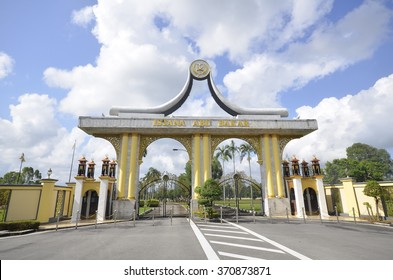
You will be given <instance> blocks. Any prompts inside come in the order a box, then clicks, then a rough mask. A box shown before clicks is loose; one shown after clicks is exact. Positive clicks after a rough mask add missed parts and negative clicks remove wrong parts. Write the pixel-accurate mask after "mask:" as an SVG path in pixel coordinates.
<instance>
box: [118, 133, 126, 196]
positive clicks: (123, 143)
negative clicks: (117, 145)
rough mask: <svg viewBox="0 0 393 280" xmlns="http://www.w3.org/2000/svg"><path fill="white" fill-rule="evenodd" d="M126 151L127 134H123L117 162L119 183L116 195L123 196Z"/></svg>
mask: <svg viewBox="0 0 393 280" xmlns="http://www.w3.org/2000/svg"><path fill="white" fill-rule="evenodd" d="M127 153H128V134H123V135H122V137H121V151H120V164H119V185H118V190H119V193H118V197H119V198H124V195H125V194H124V191H125V189H126V174H127Z"/></svg>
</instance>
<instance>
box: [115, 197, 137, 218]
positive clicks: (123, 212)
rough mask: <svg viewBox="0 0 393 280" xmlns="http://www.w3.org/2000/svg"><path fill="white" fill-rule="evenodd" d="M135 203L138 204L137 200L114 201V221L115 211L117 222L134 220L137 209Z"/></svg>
mask: <svg viewBox="0 0 393 280" xmlns="http://www.w3.org/2000/svg"><path fill="white" fill-rule="evenodd" d="M135 203H136V201H135V199H121V200H114V201H113V217H112V219H114V218H115V211H116V219H117V220H127V219H132V218H133V213H134V209H135Z"/></svg>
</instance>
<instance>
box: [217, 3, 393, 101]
mask: <svg viewBox="0 0 393 280" xmlns="http://www.w3.org/2000/svg"><path fill="white" fill-rule="evenodd" d="M365 18H367V19H368V20H364V19H365ZM391 18H392V13H391V11H390V10H388V9H386V7H384V6H383V5H381V4H380V3H378V2H376V1H366V2H365V3H364V4H362V5H361V6H360V7H358V8H357V9H355V10H353V11H352V12H350V13H348V14H347V15H346V16H345V17H343V18H342V19H341V20H339V21H338V22H337V23H330V24H323V25H320V26H318V28H316V29H315V30H314V32H313V33H312V34H311V36H310V37H309V38H308V39H307V40H302V41H296V42H293V43H291V44H289V45H288V47H287V48H286V49H285V50H284V51H282V52H264V53H259V54H256V55H255V56H254V57H252V59H251V60H249V61H247V62H246V63H244V65H243V67H242V68H241V69H238V70H236V71H234V72H231V73H229V74H227V75H226V77H225V78H224V84H225V85H226V86H227V88H228V94H229V96H230V98H231V99H232V100H234V101H235V102H240V103H241V104H245V105H247V106H253V107H277V106H279V104H280V100H279V93H280V92H283V91H286V90H289V89H296V88H300V87H302V86H304V85H305V84H307V83H308V82H310V81H311V80H314V79H317V78H321V77H323V76H326V75H329V74H331V73H333V72H335V71H338V70H342V69H344V68H346V67H348V66H350V65H352V64H354V63H356V62H359V61H361V60H364V59H367V58H369V57H370V56H371V55H372V54H373V52H374V51H375V49H376V48H377V47H378V46H379V45H380V44H381V42H382V41H383V39H385V37H386V36H387V33H388V28H389V25H388V24H389V21H390V20H391ZM300 26H301V25H300ZM295 33H296V31H293V32H292V34H295Z"/></svg>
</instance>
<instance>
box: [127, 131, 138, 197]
mask: <svg viewBox="0 0 393 280" xmlns="http://www.w3.org/2000/svg"><path fill="white" fill-rule="evenodd" d="M138 138H139V137H138V134H136V133H133V134H132V135H131V156H130V175H129V177H128V199H135V191H136V188H137V179H138V178H137V175H138V170H137V167H138V154H139V149H138Z"/></svg>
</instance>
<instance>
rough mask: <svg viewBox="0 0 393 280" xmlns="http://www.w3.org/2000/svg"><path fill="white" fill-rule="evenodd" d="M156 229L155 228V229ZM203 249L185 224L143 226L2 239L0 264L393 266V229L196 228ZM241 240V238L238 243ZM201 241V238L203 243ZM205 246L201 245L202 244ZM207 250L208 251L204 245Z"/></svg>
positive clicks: (160, 221)
mask: <svg viewBox="0 0 393 280" xmlns="http://www.w3.org/2000/svg"><path fill="white" fill-rule="evenodd" d="M153 223H154V225H153ZM196 225H197V228H198V231H199V233H201V235H202V236H203V238H205V239H206V240H207V242H205V245H204V247H203V246H202V245H201V243H200V239H198V238H197V234H196V233H195V232H194V231H193V229H192V227H191V225H190V223H189V222H188V220H187V219H186V218H173V220H172V225H171V222H170V219H169V218H156V219H155V220H154V222H153V220H152V219H150V220H141V221H137V222H136V227H133V223H132V222H122V223H117V224H116V225H115V224H102V225H98V227H97V228H95V227H94V226H89V227H78V229H62V230H59V231H57V232H56V231H53V230H52V231H44V232H38V233H32V234H27V235H21V236H12V237H3V238H0V259H2V260H23V259H28V260H65V259H70V260H192V259H194V260H204V259H207V255H206V253H205V251H204V250H206V248H205V247H206V246H210V250H212V251H214V253H213V254H215V255H216V256H217V257H218V258H219V259H228V260H229V259H267V260H269V259H271V260H282V259H286V260H294V259H315V260H393V250H392V248H393V228H392V227H380V226H374V225H360V224H356V225H355V224H353V223H344V222H342V223H339V224H337V223H334V222H325V223H323V224H321V223H320V222H317V221H314V222H307V224H304V223H301V222H291V223H289V224H288V223H286V222H285V221H278V222H274V223H272V222H270V221H269V220H267V219H264V218H260V217H258V218H257V219H256V223H255V224H254V223H253V222H252V220H249V221H248V222H244V220H241V221H240V222H239V224H236V223H223V224H221V223H205V222H203V221H197V222H196ZM239 237H240V238H239ZM200 238H201V237H200ZM202 243H203V242H202ZM206 244H207V245H206Z"/></svg>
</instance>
